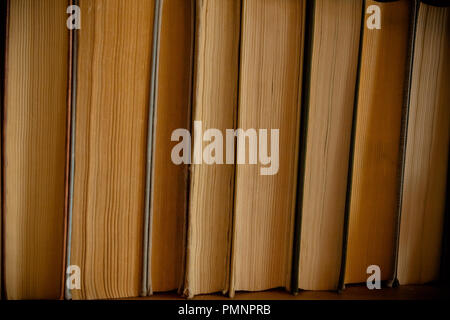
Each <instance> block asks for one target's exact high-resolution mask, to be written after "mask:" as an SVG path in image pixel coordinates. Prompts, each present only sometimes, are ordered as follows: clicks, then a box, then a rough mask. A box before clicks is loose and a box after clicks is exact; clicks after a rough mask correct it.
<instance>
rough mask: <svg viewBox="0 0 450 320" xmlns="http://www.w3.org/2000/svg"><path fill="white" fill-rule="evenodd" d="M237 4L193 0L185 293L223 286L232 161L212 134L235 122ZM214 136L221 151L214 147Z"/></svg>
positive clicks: (228, 239)
mask: <svg viewBox="0 0 450 320" xmlns="http://www.w3.org/2000/svg"><path fill="white" fill-rule="evenodd" d="M240 9H241V5H240V1H235V0H224V1H216V0H198V1H196V31H195V58H194V59H195V61H194V66H195V70H194V87H193V90H194V92H193V99H194V100H193V111H192V120H193V125H192V128H193V129H192V135H193V136H192V141H193V142H195V143H198V144H197V145H201V148H198V149H196V147H195V145H194V148H193V154H192V155H193V158H192V165H191V181H190V194H189V217H188V221H189V225H188V234H187V235H188V238H187V249H186V250H187V251H186V252H187V257H186V259H187V260H186V281H185V288H184V293H185V295H186V296H188V297H192V296H193V295H196V294H201V293H211V292H218V291H220V292H224V293H225V292H227V291H228V288H229V271H230V248H231V230H232V225H231V222H232V216H233V206H234V203H233V200H234V175H235V166H234V158H233V159H231V160H232V162H231V163H230V161H229V160H230V159H228V156H227V155H226V152H229V150H228V145H226V144H227V141H224V140H225V139H223V136H220V137H219V136H217V135H215V134H216V133H217V130H219V132H220V133H223V134H225V132H226V130H227V129H231V130H233V129H234V128H235V126H236V113H237V102H238V100H237V99H238V98H237V95H238V77H239V74H238V72H239V39H240V19H241V16H240ZM209 134H211V135H210V136H209ZM218 139H222V141H221V142H222V145H226V152H224V151H223V149H222V150H218V149H220V146H221V145H219V146H218V147H217V148H215V145H216V144H217V143H219V141H218ZM233 139H234V138H233ZM233 145H234V144H233ZM209 148H215V150H214V151H211V150H210V149H209ZM233 152H234V149H233Z"/></svg>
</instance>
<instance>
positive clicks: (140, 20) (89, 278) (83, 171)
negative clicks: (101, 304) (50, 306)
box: [68, 0, 154, 299]
mask: <svg viewBox="0 0 450 320" xmlns="http://www.w3.org/2000/svg"><path fill="white" fill-rule="evenodd" d="M79 5H80V8H81V16H82V27H81V30H79V31H78V43H77V53H78V55H77V57H76V59H77V74H76V77H77V90H76V118H75V124H76V125H75V135H74V137H73V140H72V143H74V146H75V158H74V162H73V163H72V165H73V166H74V181H73V183H74V190H73V207H72V215H71V219H72V225H71V238H70V239H69V241H70V243H71V246H70V255H69V257H68V265H75V266H78V267H79V268H80V272H81V274H80V275H81V288H80V289H73V290H71V292H70V293H71V296H72V298H73V299H100V298H122V297H135V296H138V295H139V293H140V291H141V286H142V268H143V267H142V260H143V257H142V256H143V254H142V253H143V248H142V245H143V229H144V227H143V222H144V198H145V195H144V193H145V173H146V150H147V125H148V123H147V122H148V112H149V111H148V108H149V104H148V101H149V86H150V64H151V48H152V34H153V32H152V30H153V18H154V1H153V0H132V1H126V2H125V1H120V0H107V1H106V0H100V1H97V0H96V1H94V0H81V1H80V2H79Z"/></svg>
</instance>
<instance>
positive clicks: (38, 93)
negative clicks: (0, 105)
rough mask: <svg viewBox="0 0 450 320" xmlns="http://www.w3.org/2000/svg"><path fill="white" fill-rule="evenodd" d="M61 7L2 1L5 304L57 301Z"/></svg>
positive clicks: (63, 79)
mask: <svg viewBox="0 0 450 320" xmlns="http://www.w3.org/2000/svg"><path fill="white" fill-rule="evenodd" d="M66 8H67V2H66V1H59V0H45V1H34V0H15V1H9V2H8V29H7V44H6V56H7V58H6V59H7V62H6V70H7V72H6V73H7V74H6V81H5V82H6V86H5V100H4V114H3V117H4V132H3V135H4V136H3V138H4V140H3V143H4V146H3V148H4V149H3V150H4V155H3V156H4V163H3V169H2V170H3V176H4V185H3V187H4V190H3V201H4V202H3V209H4V212H3V214H4V221H3V222H4V225H3V230H4V235H3V236H4V238H3V239H4V243H3V247H4V255H3V257H4V261H3V266H4V270H3V271H4V281H5V282H4V289H5V293H6V298H7V299H57V298H59V297H60V293H61V286H62V284H61V279H62V270H63V251H64V245H63V243H64V213H65V210H64V202H65V166H66V116H67V94H68V90H67V88H68V75H69V31H68V29H67V27H66V18H67V17H66V15H65V12H66Z"/></svg>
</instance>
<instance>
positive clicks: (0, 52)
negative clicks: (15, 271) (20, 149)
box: [0, 1, 8, 299]
mask: <svg viewBox="0 0 450 320" xmlns="http://www.w3.org/2000/svg"><path fill="white" fill-rule="evenodd" d="M7 4H8V3H7V1H3V2H2V3H0V39H2V40H1V41H0V110H4V99H5V95H4V88H5V45H6V13H7ZM0 114H2V113H0ZM0 132H3V114H2V115H1V116H0ZM2 136H3V134H2ZM0 159H3V139H0ZM2 163H3V162H2ZM0 177H1V179H2V181H3V178H2V177H3V170H0ZM2 190H3V184H0V233H1V232H2V230H3V227H2V222H3V214H2V212H3V203H2V202H3V191H2ZM2 241H3V236H1V235H0V289H1V288H3V277H2V276H1V275H2V274H3V260H2V255H3V253H2V251H3V249H2V247H3V245H2ZM2 291H3V290H0V299H2V295H3V292H2Z"/></svg>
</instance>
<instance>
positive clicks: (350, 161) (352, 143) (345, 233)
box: [338, 0, 366, 290]
mask: <svg viewBox="0 0 450 320" xmlns="http://www.w3.org/2000/svg"><path fill="white" fill-rule="evenodd" d="M365 11H366V1H365V0H364V1H363V4H362V13H361V27H360V28H361V29H360V36H359V49H358V66H357V72H356V87H355V97H354V100H353V118H352V133H351V138H350V152H349V158H348V173H347V196H346V199H345V209H344V226H343V233H342V235H343V236H342V255H341V270H340V272H339V285H338V290H344V289H345V283H344V279H345V267H346V260H347V243H348V227H349V218H350V200H351V199H350V198H351V194H352V192H351V191H352V175H353V158H354V157H353V156H354V153H355V152H354V151H355V135H356V119H357V116H358V114H357V113H358V108H357V105H358V94H359V82H360V81H359V80H360V77H361V51H362V44H363V39H364V23H365Z"/></svg>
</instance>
